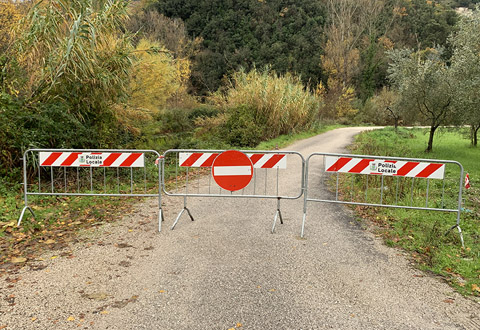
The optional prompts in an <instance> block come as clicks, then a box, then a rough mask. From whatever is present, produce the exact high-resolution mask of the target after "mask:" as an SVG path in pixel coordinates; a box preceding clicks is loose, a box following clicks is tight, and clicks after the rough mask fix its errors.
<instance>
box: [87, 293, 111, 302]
mask: <svg viewBox="0 0 480 330" xmlns="http://www.w3.org/2000/svg"><path fill="white" fill-rule="evenodd" d="M82 297H83V298H88V299H91V300H98V301H101V300H107V299H108V298H109V297H110V295H109V294H108V293H105V292H94V293H88V294H85V293H84V294H82Z"/></svg>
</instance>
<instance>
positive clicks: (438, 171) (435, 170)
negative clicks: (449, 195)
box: [325, 156, 445, 179]
mask: <svg viewBox="0 0 480 330" xmlns="http://www.w3.org/2000/svg"><path fill="white" fill-rule="evenodd" d="M325 171H326V172H340V173H358V174H374V175H391V176H404V177H410V178H429V179H443V177H444V174H445V164H438V163H421V162H413V161H396V160H379V159H364V158H352V157H334V156H326V157H325Z"/></svg>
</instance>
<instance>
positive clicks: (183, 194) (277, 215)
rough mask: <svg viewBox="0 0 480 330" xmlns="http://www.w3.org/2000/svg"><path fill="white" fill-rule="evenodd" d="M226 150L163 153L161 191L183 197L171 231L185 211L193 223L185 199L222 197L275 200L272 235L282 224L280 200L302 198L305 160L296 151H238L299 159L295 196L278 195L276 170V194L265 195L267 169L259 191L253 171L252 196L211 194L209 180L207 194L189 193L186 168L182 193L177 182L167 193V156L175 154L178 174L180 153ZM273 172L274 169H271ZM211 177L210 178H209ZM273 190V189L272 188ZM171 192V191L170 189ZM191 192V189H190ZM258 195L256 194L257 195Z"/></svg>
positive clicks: (241, 193)
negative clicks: (297, 186) (299, 170)
mask: <svg viewBox="0 0 480 330" xmlns="http://www.w3.org/2000/svg"><path fill="white" fill-rule="evenodd" d="M224 151H226V150H199V149H195V150H193V149H170V150H167V151H165V152H164V153H163V155H162V175H163V177H162V189H163V192H164V193H165V195H167V196H180V197H183V198H184V206H183V209H182V210H181V211H180V212H179V213H178V215H177V217H176V219H175V222H174V224H173V226H172V227H171V229H172V230H173V229H174V228H175V226H176V225H177V223H178V221H179V220H180V217H181V216H182V214H183V213H184V212H185V211H187V214H188V215H189V216H190V219H191V220H192V221H194V219H193V216H192V214H191V212H190V210H189V209H188V207H187V197H222V198H265V199H277V210H276V213H275V217H274V221H273V225H272V230H271V231H272V233H274V232H275V226H276V223H277V220H278V219H280V224H283V217H282V212H281V210H280V201H281V200H282V199H299V198H300V197H302V195H303V190H304V188H303V186H304V179H305V158H304V157H303V156H302V154H300V153H299V152H296V151H279V150H269V151H265V150H264V151H261V150H240V152H243V153H245V154H282V155H287V156H288V155H295V156H297V157H299V160H300V161H301V164H302V173H301V175H300V186H299V192H298V194H297V195H295V196H288V195H286V196H282V195H280V194H279V191H278V185H279V184H278V180H279V170H278V168H277V171H276V173H277V175H276V176H277V178H276V180H277V182H276V194H272V195H268V194H267V173H268V169H265V187H264V189H262V188H260V189H257V188H258V187H257V182H256V179H257V175H256V173H255V172H256V170H259V169H258V168H257V169H255V170H254V172H253V178H252V181H253V183H252V184H253V195H248V194H246V193H245V191H244V189H242V191H241V192H240V194H238V195H237V194H235V195H234V194H233V193H229V194H226V193H222V189H221V188H220V191H219V192H218V193H213V191H214V190H215V189H211V181H212V180H211V179H209V186H208V194H207V193H203V194H202V193H198V190H197V193H194V192H190V191H189V190H188V167H187V168H186V169H187V173H186V174H187V175H186V184H185V190H184V192H181V191H179V190H178V181H176V185H175V192H171V191H168V190H167V189H166V187H165V168H164V167H165V160H166V159H167V157H168V155H169V154H175V157H174V158H175V162H176V164H175V173H177V174H178V168H179V160H178V159H179V158H178V155H179V154H180V153H181V152H187V153H219V154H220V153H222V152H224ZM273 170H274V169H273ZM210 177H211V176H210ZM270 186H272V187H274V186H273V185H269V187H270ZM274 189H275V188H274ZM172 190H173V189H172ZM192 190H193V189H192ZM260 190H264V194H260V192H259V191H260ZM257 193H258V194H257Z"/></svg>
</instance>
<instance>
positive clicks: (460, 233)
mask: <svg viewBox="0 0 480 330" xmlns="http://www.w3.org/2000/svg"><path fill="white" fill-rule="evenodd" d="M455 228H457V229H458V234H459V235H460V241H461V242H462V248H465V241H464V240H463V233H462V228H460V225H453V226H452V227H450V229H449V230H447V232H446V233H445V236H447V235H448V234H449V233H450V232H451V231H452V230H453V229H455Z"/></svg>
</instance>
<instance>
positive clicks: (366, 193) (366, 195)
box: [365, 174, 369, 202]
mask: <svg viewBox="0 0 480 330" xmlns="http://www.w3.org/2000/svg"><path fill="white" fill-rule="evenodd" d="M368 177H369V175H368V174H367V184H366V187H365V202H367V201H368Z"/></svg>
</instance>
